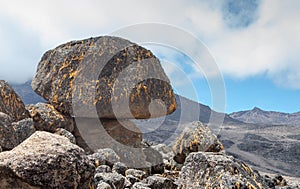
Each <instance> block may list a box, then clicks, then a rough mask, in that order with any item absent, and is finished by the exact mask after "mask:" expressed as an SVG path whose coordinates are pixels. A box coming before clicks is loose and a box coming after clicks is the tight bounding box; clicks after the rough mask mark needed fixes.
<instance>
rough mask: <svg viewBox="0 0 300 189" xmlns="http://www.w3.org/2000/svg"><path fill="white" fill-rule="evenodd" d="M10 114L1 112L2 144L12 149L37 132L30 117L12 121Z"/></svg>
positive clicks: (0, 132)
mask: <svg viewBox="0 0 300 189" xmlns="http://www.w3.org/2000/svg"><path fill="white" fill-rule="evenodd" d="M10 121H11V118H10V116H8V115H6V114H5V113H2V112H0V146H1V147H2V148H3V149H4V150H11V149H13V148H14V147H16V146H17V145H19V144H20V143H21V142H23V141H24V140H25V139H27V138H28V137H29V136H30V135H32V134H33V133H34V132H35V128H34V125H33V121H32V119H30V118H27V119H24V120H21V121H18V122H14V123H11V122H10Z"/></svg>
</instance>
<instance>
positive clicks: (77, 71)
mask: <svg viewBox="0 0 300 189" xmlns="http://www.w3.org/2000/svg"><path fill="white" fill-rule="evenodd" d="M78 73H79V70H76V71H71V72H70V75H69V78H70V79H73V78H75V77H76V76H77V75H78Z"/></svg>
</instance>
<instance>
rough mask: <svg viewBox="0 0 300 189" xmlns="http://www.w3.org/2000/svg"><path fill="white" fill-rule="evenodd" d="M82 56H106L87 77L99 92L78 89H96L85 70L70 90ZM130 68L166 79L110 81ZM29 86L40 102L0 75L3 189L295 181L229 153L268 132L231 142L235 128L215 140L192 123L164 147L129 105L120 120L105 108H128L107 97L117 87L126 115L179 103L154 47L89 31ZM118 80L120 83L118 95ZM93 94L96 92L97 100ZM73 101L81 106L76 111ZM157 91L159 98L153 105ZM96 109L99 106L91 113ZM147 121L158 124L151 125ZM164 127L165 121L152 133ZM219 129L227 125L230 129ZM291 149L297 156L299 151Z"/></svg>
mask: <svg viewBox="0 0 300 189" xmlns="http://www.w3.org/2000/svg"><path fill="white" fill-rule="evenodd" d="M128 45H129V46H128ZM120 47H122V48H121V50H120V49H119V48H120ZM116 50H120V51H116ZM99 52H101V53H99ZM108 57H109V59H107V58H108ZM85 58H88V60H93V61H88V62H89V64H91V65H89V64H85V65H84V66H88V67H89V66H90V67H89V68H95V67H97V66H99V65H101V64H103V62H102V61H100V60H108V61H104V64H105V65H102V66H104V68H105V69H104V70H105V71H104V72H102V73H101V74H100V76H99V78H98V80H95V81H94V80H93V81H92V83H94V84H95V83H96V89H95V87H94V89H93V90H90V91H84V90H88V89H90V88H92V86H93V85H91V83H89V82H88V81H89V79H91V78H89V75H84V76H85V77H84V78H81V79H83V80H80V81H81V82H82V81H84V82H83V83H81V84H82V85H80V86H76V87H75V88H76V90H78V91H77V92H78V93H76V94H75V96H74V93H72V90H73V89H74V88H73V86H74V85H73V84H74V82H76V79H75V78H76V76H77V75H78V74H80V72H84V71H82V69H79V68H78V65H81V64H84V63H87V62H82V61H83V60H85ZM147 59H150V61H149V62H148V63H145V65H146V66H145V67H143V66H144V65H141V64H138V65H132V64H133V62H138V63H140V62H141V61H142V60H143V61H146V62H147ZM94 64H97V65H94ZM126 66H130V69H129V71H128V74H130V75H134V76H136V77H140V76H141V75H143V74H145V73H147V72H149V71H150V72H151V70H152V71H155V72H157V73H156V74H158V75H160V77H161V78H164V82H162V81H157V80H149V81H146V82H144V83H138V84H137V85H136V86H135V87H134V90H133V91H132V92H131V93H128V91H127V89H126V86H124V85H120V86H121V87H120V86H119V88H118V87H117V88H114V87H113V85H112V83H111V82H113V81H116V80H118V78H117V77H118V75H119V74H120V73H121V72H127V71H126V70H127V69H126ZM81 68H82V67H81ZM89 71H90V70H89ZM133 78H134V77H133ZM123 79H125V81H127V80H126V79H128V78H123ZM136 79H137V78H136ZM129 80H130V79H129ZM129 80H128V81H129ZM118 82H121V80H118ZM33 87H34V89H35V90H36V91H37V92H38V93H39V94H41V95H42V96H43V97H44V98H45V100H46V103H38V104H32V105H28V106H25V105H24V103H23V102H22V100H21V99H20V97H19V96H18V95H17V94H16V93H15V91H14V90H13V89H12V87H11V86H10V85H8V84H7V82H5V81H0V100H1V101H0V147H1V151H2V152H1V153H0V188H16V189H38V188H90V189H91V188H94V189H96V188H97V189H123V188H124V189H125V188H127V189H129V188H133V189H159V188H165V189H172V188H174V189H175V188H182V189H190V188H192V189H193V188H199V189H202V188H222V189H223V188H224V189H225V188H236V189H239V188H249V189H253V188H261V189H262V188H279V189H280V188H285V189H288V188H299V186H297V184H296V183H289V181H290V180H286V179H285V177H282V176H280V175H274V176H263V175H262V174H260V173H259V172H258V171H256V170H255V169H252V168H251V167H250V166H248V164H247V162H243V161H241V160H240V159H239V157H237V156H236V155H237V154H234V153H231V154H232V155H234V156H231V155H228V153H226V152H230V150H231V149H233V147H235V148H238V149H239V150H240V151H243V152H245V153H246V150H256V147H255V146H254V147H252V146H245V144H243V143H242V141H247V140H250V141H251V142H253V145H255V142H257V141H263V142H266V145H268V144H270V143H271V142H269V141H271V140H272V138H270V137H269V138H267V137H266V138H265V139H264V140H262V139H261V138H259V137H260V136H257V135H255V133H252V134H239V135H237V136H236V135H232V136H234V137H236V138H235V139H236V140H233V139H232V138H230V139H229V138H226V134H228V135H227V136H229V135H230V134H232V133H230V132H228V133H226V132H225V134H224V135H222V136H221V140H220V139H219V138H220V137H217V136H216V135H215V134H213V132H212V130H211V129H210V128H209V127H208V126H207V125H205V124H203V123H201V122H199V121H198V122H186V123H185V124H183V125H180V126H179V127H178V128H179V129H177V130H176V131H175V132H174V133H173V134H171V135H170V137H168V138H170V142H169V143H168V145H166V144H164V143H160V142H155V140H148V139H151V137H143V136H142V132H141V129H142V128H139V127H138V126H136V123H135V122H132V121H131V120H130V118H132V117H130V116H128V115H129V114H128V112H125V113H122V114H120V115H121V118H122V119H120V120H117V119H116V118H117V116H116V115H115V114H114V113H113V112H112V109H111V108H112V106H113V104H114V103H117V102H121V104H120V106H121V107H120V110H125V109H124V107H125V106H124V104H122V103H123V101H122V100H124V99H122V98H121V101H120V99H119V98H113V99H110V98H108V96H109V95H112V94H113V91H115V90H120V91H121V92H120V93H119V95H120V96H122V95H123V96H125V97H124V98H125V99H126V98H129V99H130V101H129V107H132V110H133V111H132V112H131V113H132V114H131V115H133V116H134V117H137V118H140V119H141V118H148V116H149V114H151V113H153V112H154V115H155V116H161V115H165V114H171V113H172V112H173V111H174V110H175V108H176V105H177V104H176V102H175V96H174V94H173V91H172V89H171V87H170V84H169V83H168V79H167V78H166V76H165V74H164V72H163V70H162V69H161V67H160V64H159V60H158V59H156V58H155V57H154V55H153V54H152V53H151V52H150V51H148V50H146V49H144V48H142V47H140V46H138V45H136V44H133V43H131V42H129V41H127V40H124V39H121V38H114V37H100V38H95V39H94V38H91V39H87V40H82V41H73V42H69V43H67V44H64V45H61V46H59V47H57V48H56V49H54V50H51V51H48V52H46V53H45V55H44V56H43V58H42V60H41V62H40V64H39V66H38V71H37V75H36V77H35V79H34V80H33ZM81 87H82V88H81ZM122 87H125V89H126V90H125V92H124V94H123V93H122ZM93 91H94V92H95V91H96V97H97V98H96V99H94V98H93V97H94V96H93V94H94V95H95V93H93ZM76 95H78V96H76ZM103 95H104V96H103ZM105 95H107V96H105ZM78 97H80V98H78ZM72 98H75V102H78V103H79V104H76V105H75V108H74V106H73V105H72V103H74V99H72ZM153 98H154V99H159V100H157V101H155V102H154V103H151V99H153ZM89 103H91V104H89ZM117 104H118V103H117ZM163 104H164V105H163ZM78 105H80V106H84V107H83V109H82V110H84V111H85V112H83V114H79V115H80V116H78V114H77V113H78V112H77V109H76V107H77V108H80V107H79V106H78ZM89 105H90V106H89ZM127 105H128V104H127ZM148 106H150V108H149V109H148ZM91 107H92V108H91ZM145 107H147V108H145ZM162 107H164V108H165V111H162V109H161V108H162ZM93 108H94V109H93ZM92 110H94V111H95V110H96V113H95V114H92V113H91V112H92ZM88 112H90V113H91V114H88ZM91 115H92V116H91ZM95 115H96V117H93V116H95ZM99 123H101V126H102V127H100V126H99ZM149 123H151V122H149ZM149 123H148V124H149ZM152 123H153V122H152ZM171 124H173V122H172V123H171ZM171 124H169V126H170V125H171ZM150 127H155V125H151V124H150ZM161 129H164V128H160V129H158V130H156V131H157V132H158V131H161ZM224 129H225V131H232V128H224ZM241 129H242V128H235V130H234V131H235V133H237V132H238V131H240V130H241ZM266 129H270V128H266ZM164 131H165V132H162V133H160V134H161V135H158V136H156V137H154V139H158V138H159V137H166V136H169V134H170V129H165V130H164ZM240 132H242V131H240ZM265 132H268V130H265ZM165 134H166V135H165ZM271 136H273V135H271ZM297 136H298V135H297V133H296V134H295V133H294V134H293V135H291V136H290V135H289V138H290V139H291V140H296V139H297ZM234 137H233V138H234ZM258 138H259V140H258ZM295 138H296V139H295ZM112 139H113V140H112ZM143 139H144V140H143ZM145 139H146V140H145ZM152 139H153V138H152ZM237 141H239V143H237ZM222 142H223V143H222ZM290 149H293V150H295V153H297V148H294V147H292V148H290ZM288 150H289V149H287V151H288ZM291 153H294V152H291ZM241 154H242V153H241ZM258 154H259V153H258ZM246 155H247V154H245V156H246ZM259 155H261V156H266V154H264V153H262V154H259ZM240 157H242V158H243V157H244V156H240ZM296 163H297V162H296ZM289 179H290V178H289Z"/></svg>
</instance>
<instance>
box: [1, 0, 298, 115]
mask: <svg viewBox="0 0 300 189" xmlns="http://www.w3.org/2000/svg"><path fill="white" fill-rule="evenodd" d="M0 3H1V6H0V25H1V27H0V48H1V51H0V67H1V69H0V79H4V80H7V81H9V82H11V83H23V82H25V81H27V80H29V79H31V78H32V77H33V76H34V74H35V71H36V67H37V64H38V62H39V60H40V58H41V56H42V54H43V53H44V52H46V51H47V50H49V49H53V48H55V47H56V46H58V45H60V44H62V43H65V42H68V41H70V40H76V39H84V38H89V37H92V36H101V35H109V34H112V33H113V32H114V31H116V30H119V29H120V28H124V27H126V26H131V25H136V24H143V23H161V24H166V25H171V26H173V27H176V28H179V29H180V30H182V31H185V32H186V33H187V34H191V35H192V36H194V37H195V38H197V39H198V40H199V41H201V42H202V44H203V48H202V49H201V50H199V49H197V47H195V48H194V51H195V52H194V55H199V56H201V52H202V50H203V51H205V52H207V53H209V54H210V56H211V57H213V59H214V63H213V64H215V65H216V66H217V68H218V70H217V71H218V76H219V77H221V78H222V83H223V84H224V88H225V93H224V94H223V91H222V90H221V88H222V86H221V85H215V84H214V82H213V81H214V80H213V77H215V76H214V75H213V74H210V73H208V72H207V71H206V70H205V68H201V67H200V68H199V67H195V65H196V64H197V63H199V62H197V60H196V61H195V60H194V59H193V57H191V56H189V55H187V54H185V53H184V52H182V51H178V49H177V50H176V49H172V48H170V47H167V46H163V45H158V44H152V45H151V44H145V46H146V47H147V48H149V49H150V50H151V51H153V52H154V54H155V55H156V56H157V57H159V58H160V59H161V62H162V65H163V67H164V69H165V72H166V73H167V74H168V76H169V78H170V80H171V83H172V85H173V87H174V90H175V91H176V92H177V93H179V94H181V95H183V96H186V97H188V98H190V99H193V100H197V101H199V102H201V103H204V104H207V105H210V106H211V107H213V108H214V109H216V110H218V111H225V112H228V113H230V112H235V111H240V110H246V109H252V108H253V107H259V108H261V109H265V110H274V111H282V112H290V113H291V112H298V111H300V71H299V70H300V55H299V52H300V24H299V21H298V18H300V11H299V10H300V1H298V0H284V1H282V0H190V1H186V0H164V1H161V0H151V1H144V0H128V1H122V0H110V1H99V0H85V1H82V0H51V1H50V0H43V1H38V0H26V1H15V0H0ZM148 34H149V33H147V32H146V33H145V34H144V37H145V36H147V35H148ZM169 37H172V36H171V35H170V36H169ZM173 39H174V41H176V42H177V43H178V44H180V45H183V46H185V47H186V46H189V44H190V41H186V40H184V39H181V38H176V37H174V36H173ZM134 42H137V41H134ZM141 45H142V44H141ZM191 47H194V46H192V45H191ZM201 61H203V62H204V64H201V63H200V65H205V63H206V65H208V63H207V62H205V59H203V60H201ZM209 65H210V64H209ZM179 73H181V74H179ZM212 85H214V86H212ZM216 86H217V87H216ZM218 87H219V88H220V93H218V90H215V89H214V88H218ZM215 96H222V98H224V109H222V108H219V107H218V106H215V104H218V102H219V101H218V99H216V98H215ZM222 103H223V102H222ZM222 106H223V105H222Z"/></svg>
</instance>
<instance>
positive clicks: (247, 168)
mask: <svg viewBox="0 0 300 189" xmlns="http://www.w3.org/2000/svg"><path fill="white" fill-rule="evenodd" d="M242 167H243V169H244V170H245V171H247V173H249V174H251V173H252V172H253V171H252V170H251V168H250V167H248V166H247V165H246V164H244V163H242Z"/></svg>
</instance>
